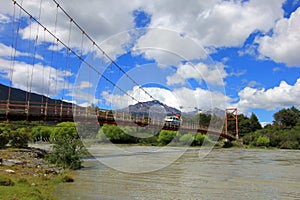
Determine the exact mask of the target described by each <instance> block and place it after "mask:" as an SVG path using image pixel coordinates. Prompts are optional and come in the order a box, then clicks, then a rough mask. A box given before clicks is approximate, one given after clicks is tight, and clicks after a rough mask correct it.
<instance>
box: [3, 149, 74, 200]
mask: <svg viewBox="0 0 300 200" xmlns="http://www.w3.org/2000/svg"><path fill="white" fill-rule="evenodd" d="M0 158H1V159H2V162H1V165H0V199H8V200H10V199H13V200H22V199H24V200H30V199H32V200H35V199H37V200H39V199H51V200H52V199H56V198H55V196H54V191H55V190H56V188H57V186H58V185H59V184H60V183H63V182H70V181H73V179H72V178H71V175H72V171H70V170H62V169H60V168H57V167H55V166H53V165H50V164H48V163H47V162H46V161H44V160H43V159H42V158H38V157H36V155H35V154H34V153H32V152H31V151H30V150H28V149H26V151H25V153H24V151H22V150H21V151H20V150H18V149H5V150H1V151H0Z"/></svg>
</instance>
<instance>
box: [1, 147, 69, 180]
mask: <svg viewBox="0 0 300 200" xmlns="http://www.w3.org/2000/svg"><path fill="white" fill-rule="evenodd" d="M46 154H47V152H46V151H45V150H43V149H38V148H26V149H4V150H3V149H2V150H0V165H1V168H0V170H1V171H2V172H6V173H19V174H20V175H25V174H26V175H32V176H47V175H51V174H60V173H62V172H63V169H62V168H60V167H57V166H55V165H53V164H49V163H47V161H45V160H44V157H45V156H46Z"/></svg>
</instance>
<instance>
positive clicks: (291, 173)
mask: <svg viewBox="0 0 300 200" xmlns="http://www.w3.org/2000/svg"><path fill="white" fill-rule="evenodd" d="M125 148H127V147H125ZM128 148H130V147H128ZM151 148H158V147H151ZM201 151H203V150H199V149H195V148H189V149H188V150H187V151H186V152H185V153H184V154H183V155H182V156H181V157H180V158H179V159H178V160H176V161H174V162H173V163H172V164H171V165H169V166H167V167H165V168H163V169H160V170H156V171H153V172H148V173H125V172H121V171H118V170H115V169H112V168H110V167H107V166H106V165H103V164H101V163H100V162H99V161H97V160H96V159H93V158H89V159H85V160H84V166H85V168H83V169H82V170H79V171H77V172H76V175H75V182H74V183H68V184H62V185H59V187H58V188H57V192H56V195H57V197H58V198H59V199H66V200H67V199H68V200H69V199H122V200H126V199H300V151H292V150H268V149H266V150H264V149H235V148H232V149H214V150H212V151H211V152H210V153H209V154H208V155H207V156H206V157H204V158H199V152H200V155H201V153H202V152H201ZM169 154H170V156H172V155H171V154H172V152H169ZM166 155H168V152H167V154H166ZM96 156H97V155H96ZM107 156H109V152H108V153H107ZM123 156H127V157H130V155H123ZM121 157H122V155H119V156H115V157H113V156H112V159H114V160H115V163H118V160H119V159H120V158H121ZM200 157H201V156H200ZM161 162H163V160H162V161H161ZM120 164H122V163H120Z"/></svg>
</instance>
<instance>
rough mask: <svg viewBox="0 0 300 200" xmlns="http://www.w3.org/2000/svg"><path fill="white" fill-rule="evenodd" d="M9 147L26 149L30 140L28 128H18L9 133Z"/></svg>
mask: <svg viewBox="0 0 300 200" xmlns="http://www.w3.org/2000/svg"><path fill="white" fill-rule="evenodd" d="M9 138H10V142H9V143H10V145H11V146H12V147H15V148H25V147H28V141H29V139H30V130H29V129H28V128H19V129H17V130H13V131H11V132H10V136H9Z"/></svg>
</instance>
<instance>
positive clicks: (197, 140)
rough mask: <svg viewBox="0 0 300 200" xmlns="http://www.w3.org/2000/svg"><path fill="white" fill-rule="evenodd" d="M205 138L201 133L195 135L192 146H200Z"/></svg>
mask: <svg viewBox="0 0 300 200" xmlns="http://www.w3.org/2000/svg"><path fill="white" fill-rule="evenodd" d="M205 138H206V136H205V135H203V134H201V133H197V134H196V136H195V138H194V142H193V145H196V146H201V145H202V144H203V142H204V140H205Z"/></svg>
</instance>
